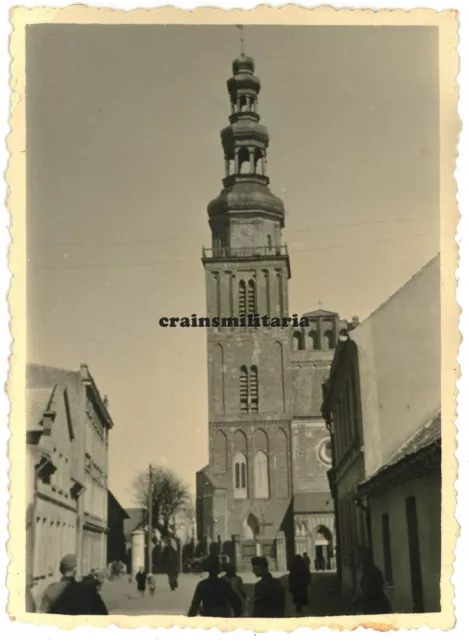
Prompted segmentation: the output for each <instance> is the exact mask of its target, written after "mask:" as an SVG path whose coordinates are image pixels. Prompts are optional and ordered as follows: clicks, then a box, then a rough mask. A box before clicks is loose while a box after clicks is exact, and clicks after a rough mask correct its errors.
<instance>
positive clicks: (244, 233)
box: [240, 224, 254, 243]
mask: <svg viewBox="0 0 469 640" xmlns="http://www.w3.org/2000/svg"><path fill="white" fill-rule="evenodd" d="M240 237H241V241H242V242H247V243H250V242H251V240H252V239H253V237H254V226H253V225H252V224H243V226H242V227H241V228H240Z"/></svg>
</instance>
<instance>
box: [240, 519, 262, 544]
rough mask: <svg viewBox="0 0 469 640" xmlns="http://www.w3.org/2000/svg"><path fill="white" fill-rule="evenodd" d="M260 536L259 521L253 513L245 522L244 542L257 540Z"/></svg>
mask: <svg viewBox="0 0 469 640" xmlns="http://www.w3.org/2000/svg"><path fill="white" fill-rule="evenodd" d="M258 534H259V520H258V518H257V517H256V516H255V515H254V514H253V513H250V514H249V515H248V516H247V518H245V519H244V520H243V540H255V539H256V537H257V535H258Z"/></svg>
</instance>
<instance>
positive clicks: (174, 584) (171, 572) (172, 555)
mask: <svg viewBox="0 0 469 640" xmlns="http://www.w3.org/2000/svg"><path fill="white" fill-rule="evenodd" d="M162 560H163V566H164V570H165V572H166V575H167V576H168V583H169V588H170V589H171V591H175V590H176V589H177V588H178V586H179V585H178V578H179V552H178V549H177V546H176V542H175V541H173V540H171V538H167V539H166V545H165V547H164V549H163V556H162Z"/></svg>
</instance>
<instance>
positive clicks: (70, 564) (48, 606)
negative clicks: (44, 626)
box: [39, 554, 108, 616]
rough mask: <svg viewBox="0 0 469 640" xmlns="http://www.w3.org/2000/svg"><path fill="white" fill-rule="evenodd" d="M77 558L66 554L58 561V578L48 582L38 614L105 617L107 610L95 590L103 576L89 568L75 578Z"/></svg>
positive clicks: (97, 590) (99, 585)
mask: <svg viewBox="0 0 469 640" xmlns="http://www.w3.org/2000/svg"><path fill="white" fill-rule="evenodd" d="M76 572H77V559H76V556H75V555H74V554H67V555H66V556H64V557H63V558H62V560H61V562H60V573H61V574H62V578H61V580H60V581H59V582H54V583H52V584H50V585H49V586H48V587H47V589H46V590H45V592H44V595H43V597H42V601H41V603H40V606H39V613H55V614H61V615H68V616H107V615H108V610H107V607H106V605H105V604H104V601H103V599H102V598H101V596H100V594H99V591H100V590H101V587H102V585H103V582H104V576H103V575H102V573H101V572H100V571H98V570H92V571H91V572H90V573H89V574H88V575H87V576H85V577H84V578H83V579H82V580H81V581H78V580H77V579H76Z"/></svg>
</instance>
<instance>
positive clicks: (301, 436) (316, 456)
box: [291, 418, 330, 494]
mask: <svg viewBox="0 0 469 640" xmlns="http://www.w3.org/2000/svg"><path fill="white" fill-rule="evenodd" d="M291 440H292V459H293V460H294V465H293V469H292V476H293V493H294V494H297V493H298V492H311V491H329V482H328V480H327V475H326V473H327V470H328V469H329V468H330V464H329V465H326V464H325V463H324V462H323V461H322V460H321V455H322V449H323V446H322V443H325V442H326V441H329V440H330V434H329V431H328V430H327V428H326V425H325V423H324V420H318V419H317V418H316V419H313V418H311V419H309V420H308V419H304V420H299V419H295V420H293V421H292V426H291ZM320 449H321V451H320Z"/></svg>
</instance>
